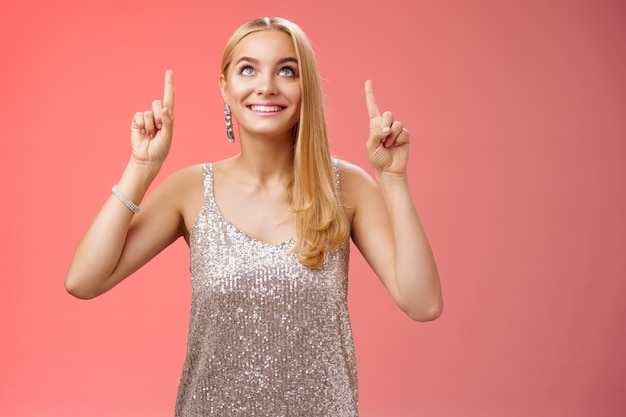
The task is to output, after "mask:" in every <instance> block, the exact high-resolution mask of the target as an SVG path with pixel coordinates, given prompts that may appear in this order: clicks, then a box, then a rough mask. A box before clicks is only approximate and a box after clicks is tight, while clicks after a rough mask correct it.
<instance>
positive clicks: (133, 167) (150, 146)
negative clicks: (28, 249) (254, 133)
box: [65, 71, 183, 299]
mask: <svg viewBox="0 0 626 417" xmlns="http://www.w3.org/2000/svg"><path fill="white" fill-rule="evenodd" d="M173 110H174V75H173V73H172V72H171V71H167V72H166V74H165V89H164V95H163V101H161V100H155V101H154V102H153V103H152V109H151V110H147V111H144V112H140V113H136V114H135V116H134V117H133V121H132V124H131V145H132V155H131V158H130V160H129V162H128V165H127V167H126V169H125V170H124V173H123V174H122V176H121V178H120V179H119V182H118V184H117V185H118V188H119V190H120V191H121V192H122V193H123V194H124V195H126V196H127V197H128V198H129V199H130V200H131V201H133V202H135V203H136V204H138V203H139V202H140V201H141V200H142V199H143V197H144V195H145V193H146V191H147V190H148V187H149V186H150V184H151V183H152V181H153V180H154V178H155V177H156V175H157V174H158V172H159V170H160V168H161V166H162V165H163V162H164V161H165V158H166V157H167V154H168V153H169V149H170V145H171V140H172V134H173V128H174V120H173ZM175 182H176V176H174V178H172V179H171V180H167V181H165V182H164V184H162V185H160V186H159V187H157V188H158V191H157V190H155V192H154V193H153V194H155V195H154V197H153V196H152V195H151V197H150V198H149V199H148V200H149V201H146V204H145V205H144V206H142V208H141V210H140V211H139V213H137V214H134V213H133V211H131V210H130V209H129V208H128V207H127V206H126V205H125V204H124V203H123V202H122V201H121V200H120V199H118V198H117V197H116V196H115V195H113V194H111V196H109V198H108V199H107V201H106V202H105V203H104V205H103V206H102V208H101V209H100V211H99V212H98V214H97V215H96V217H95V219H94V220H93V222H92V223H91V225H90V226H89V228H88V229H87V232H86V233H85V235H84V236H83V238H82V239H81V241H80V243H79V245H78V247H77V248H76V252H75V253H74V257H73V258H72V262H71V264H70V267H69V269H68V271H67V274H66V276H65V288H66V289H67V291H68V292H69V293H70V294H72V295H74V296H75V297H78V298H85V299H87V298H93V297H96V296H98V295H100V294H102V293H104V292H106V291H108V290H109V289H111V288H112V287H114V286H115V285H116V284H118V283H119V282H121V281H122V280H123V279H124V278H126V277H127V276H129V275H130V274H131V273H133V272H134V271H136V270H137V269H139V268H140V267H141V266H142V265H144V264H145V263H146V262H148V260H150V259H151V258H152V257H153V256H154V255H156V254H157V253H158V252H160V251H161V250H162V249H163V248H165V247H166V246H167V245H169V244H170V243H172V242H173V241H174V240H176V239H177V238H178V237H179V236H181V234H182V230H183V228H182V226H181V225H182V222H181V215H180V207H179V206H180V201H177V200H176V199H171V198H164V197H163V196H164V195H167V194H170V193H169V192H168V191H173V189H175V187H176V185H175V184H173V183H175ZM170 195H171V194H170Z"/></svg>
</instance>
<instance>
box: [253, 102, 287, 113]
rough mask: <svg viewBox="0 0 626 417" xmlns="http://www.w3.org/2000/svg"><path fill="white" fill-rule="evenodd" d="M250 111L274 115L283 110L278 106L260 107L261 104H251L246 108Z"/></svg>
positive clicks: (282, 107)
mask: <svg viewBox="0 0 626 417" xmlns="http://www.w3.org/2000/svg"><path fill="white" fill-rule="evenodd" d="M248 108H249V109H250V110H252V111H253V112H256V113H276V112H279V111H281V110H283V109H284V108H285V107H284V106H278V105H275V104H272V105H262V104H252V105H250V106H248Z"/></svg>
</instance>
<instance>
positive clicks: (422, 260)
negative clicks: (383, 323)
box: [342, 81, 443, 321]
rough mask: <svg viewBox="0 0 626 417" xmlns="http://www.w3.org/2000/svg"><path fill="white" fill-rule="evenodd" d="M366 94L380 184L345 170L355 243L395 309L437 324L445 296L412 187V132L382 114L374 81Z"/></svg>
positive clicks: (357, 171)
mask: <svg viewBox="0 0 626 417" xmlns="http://www.w3.org/2000/svg"><path fill="white" fill-rule="evenodd" d="M365 95H366V104H367V109H368V114H369V118H370V137H369V139H368V141H367V151H368V154H369V158H370V162H371V165H372V168H373V170H374V175H375V178H376V181H374V180H372V178H371V177H370V176H369V175H367V174H366V173H365V172H364V171H362V170H360V169H358V168H356V167H354V166H352V167H346V170H345V174H346V175H345V177H346V180H347V181H346V182H345V184H346V186H347V188H348V189H347V190H345V191H347V197H348V201H349V204H350V205H351V206H352V208H353V210H354V214H353V219H352V238H353V240H354V242H355V244H356V245H357V247H358V248H359V250H360V251H361V253H362V254H363V256H364V257H365V259H366V260H367V262H368V263H369V264H370V266H371V267H372V269H373V270H374V272H375V273H376V274H377V275H378V277H379V278H380V279H381V281H382V282H383V284H384V285H385V287H386V288H387V290H388V291H389V293H390V294H391V296H392V298H393V300H394V301H395V302H396V304H397V305H398V306H399V307H400V308H401V309H402V310H403V311H404V312H405V313H406V314H407V315H408V316H409V317H411V318H412V319H413V320H418V321H429V320H434V319H436V318H437V317H439V316H440V315H441V312H442V310H443V297H442V293H441V283H440V281H439V272H438V270H437V265H436V263H435V259H434V256H433V253H432V250H431V248H430V244H429V243H428V238H427V236H426V233H425V231H424V228H423V226H422V223H421V221H420V218H419V216H418V214H417V210H416V208H415V204H414V202H413V197H412V195H411V190H410V188H409V184H408V178H407V171H406V168H407V161H408V155H409V132H408V131H407V130H406V129H405V128H404V127H403V126H402V124H401V123H400V122H398V121H397V120H394V117H393V114H392V113H390V112H384V113H382V114H381V113H380V111H379V109H378V105H377V103H376V98H375V96H374V90H373V87H372V83H371V81H367V82H366V84H365ZM342 183H344V181H342ZM342 188H343V186H342Z"/></svg>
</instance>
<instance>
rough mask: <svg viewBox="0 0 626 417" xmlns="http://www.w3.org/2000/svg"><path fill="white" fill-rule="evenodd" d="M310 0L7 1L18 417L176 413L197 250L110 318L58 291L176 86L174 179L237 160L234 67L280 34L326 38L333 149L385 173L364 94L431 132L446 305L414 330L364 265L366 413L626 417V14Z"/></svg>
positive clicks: (8, 259) (433, 209) (137, 289)
mask: <svg viewBox="0 0 626 417" xmlns="http://www.w3.org/2000/svg"><path fill="white" fill-rule="evenodd" d="M296 3H297V2H284V1H278V0H266V1H264V2H258V1H245V0H239V1H221V2H211V1H200V0H197V1H189V0H180V1H161V0H152V1H121V0H120V1H112V0H109V1H78V0H76V1H72V0H57V1H43V0H31V1H23V2H15V1H12V2H10V1H6V0H5V1H4V2H3V4H2V7H1V12H0V48H1V49H0V52H1V55H0V56H1V61H2V67H1V71H2V76H1V77H0V106H1V107H0V123H1V129H0V137H1V141H2V150H1V151H0V167H1V169H2V175H1V176H0V190H1V192H2V207H3V208H2V213H3V214H2V216H1V219H0V222H2V223H1V229H0V230H2V232H3V236H4V237H5V238H6V239H4V246H3V251H2V265H3V272H2V279H1V280H0V309H1V310H0V329H1V334H2V336H1V337H2V338H1V340H0V415H2V416H11V417H13V416H64V417H71V416H81V417H83V416H90V417H98V416H112V415H114V416H171V415H172V414H173V404H174V400H175V393H176V388H177V384H178V378H179V374H180V370H181V366H182V361H183V356H184V351H185V343H186V330H187V314H188V302H189V283H188V281H189V278H188V265H187V262H188V260H187V253H186V246H185V244H184V243H183V242H182V241H181V242H177V243H176V244H175V245H174V246H173V247H171V248H170V249H168V250H167V251H166V252H165V253H163V254H162V255H161V256H160V257H159V258H157V259H156V260H154V261H153V262H152V263H151V264H149V265H147V266H146V267H145V268H143V269H142V270H140V271H139V272H138V273H136V274H135V276H134V277H133V278H131V279H129V280H128V281H126V282H124V283H123V284H122V285H120V286H119V287H118V288H116V289H115V290H113V291H112V292H110V293H108V294H106V295H104V296H102V297H101V298H99V299H96V300H93V301H88V302H85V301H79V300H75V299H73V298H71V297H70V296H69V295H67V294H66V293H65V291H64V289H63V277H64V273H65V269H66V267H67V265H68V263H69V260H70V257H71V255H72V252H73V250H74V247H75V245H76V244H77V243H78V240H79V238H80V236H81V234H82V233H83V231H84V230H85V228H86V227H87V225H88V222H89V221H90V219H91V218H92V217H93V215H94V214H95V212H96V211H97V209H98V207H99V206H100V204H101V203H102V202H103V201H104V199H105V198H107V196H108V195H109V193H110V189H111V186H112V184H114V183H115V182H116V181H117V179H118V178H119V175H120V174H121V171H122V169H123V167H124V166H125V164H126V161H127V158H128V156H129V142H128V140H129V139H128V126H129V123H130V120H131V117H132V115H133V113H134V112H135V111H137V110H143V109H144V108H146V106H148V105H149V104H150V102H151V100H152V99H154V98H159V96H160V94H161V92H162V79H163V72H164V70H165V69H168V68H171V69H173V70H174V71H175V72H176V83H177V84H176V88H177V91H176V93H177V97H176V99H177V104H176V106H177V108H176V110H177V113H176V117H177V126H176V134H175V138H174V141H175V143H174V145H173V149H172V152H171V156H170V159H169V160H168V162H167V163H166V166H165V168H164V172H163V175H166V174H167V173H170V172H172V171H174V170H175V169H178V168H180V167H182V166H185V165H188V164H191V163H197V162H204V161H212V160H217V159H220V158H223V157H226V156H228V155H231V154H232V153H233V152H236V151H237V149H238V147H237V145H229V144H228V143H227V141H226V137H225V134H224V126H223V114H222V103H221V100H220V94H219V91H218V88H217V76H218V71H219V60H220V56H221V51H222V48H223V45H224V44H225V42H226V40H227V38H228V36H229V35H230V33H231V32H232V30H234V28H235V27H236V26H238V25H239V24H240V23H243V22H244V21H247V20H249V19H251V18H254V17H257V16H261V15H280V16H285V17H288V18H291V19H293V20H295V21H296V22H298V23H300V24H301V26H302V27H303V28H304V29H305V31H307V33H308V34H309V36H310V38H311V39H312V41H313V43H314V44H315V46H316V49H317V51H318V58H319V63H320V67H321V70H322V73H323V76H324V83H325V84H324V87H325V91H326V94H327V110H328V120H329V126H330V131H331V135H332V147H333V150H334V152H335V154H336V155H338V156H339V157H342V158H345V159H349V160H351V161H353V162H355V163H357V164H360V165H362V166H367V162H366V154H365V149H364V141H365V139H366V137H367V123H368V120H367V113H366V110H365V105H364V98H363V93H362V89H363V81H364V80H365V79H366V78H372V79H374V81H375V84H376V88H377V94H378V98H379V102H380V104H381V106H382V107H384V108H388V109H391V110H393V111H394V112H395V113H396V114H397V117H398V118H399V119H400V120H402V121H403V122H404V124H405V125H406V126H407V127H408V128H409V129H410V130H411V132H412V135H413V136H412V139H413V140H412V141H413V145H412V159H411V161H410V173H411V177H412V187H413V190H414V194H415V197H416V200H417V202H418V207H419V210H420V212H421V215H422V218H423V221H424V223H425V225H426V227H427V229H428V232H429V235H430V238H431V242H432V245H433V247H434V250H435V252H436V256H437V259H438V263H439V266H440V270H441V275H442V280H443V285H444V291H445V299H446V310H445V312H444V315H443V316H442V318H440V319H439V320H437V321H435V322H433V323H428V324H419V323H414V322H411V321H410V320H409V319H408V318H405V317H404V316H403V315H402V314H401V313H400V312H399V311H398V309H397V308H396V307H394V306H393V305H392V303H391V301H390V299H389V297H388V295H387V294H386V293H385V292H384V290H383V287H382V285H380V283H379V282H378V281H377V279H376V278H375V277H374V276H373V274H372V273H371V272H370V271H369V269H368V268H367V267H366V265H365V264H364V262H363V261H362V259H361V258H360V256H359V255H358V253H356V252H354V255H353V260H352V274H351V284H350V285H351V287H350V303H351V304H350V305H351V311H352V319H353V324H354V333H355V340H356V347H357V355H358V362H359V374H360V385H361V413H362V416H363V417H373V416H417V415H424V416H432V417H439V416H440V417H448V416H450V417H452V416H454V417H456V416H464V417H474V416H476V417H479V416H480V417H484V416H507V417H510V416H529V415H532V416H539V417H541V416H569V417H577V416H594V417H598V416H618V415H624V414H625V413H626V397H625V396H624V395H623V390H624V387H625V386H626V359H625V355H624V351H625V347H626V346H625V344H626V326H625V325H624V318H625V313H626V307H625V304H626V303H624V300H623V299H624V295H625V294H626V279H625V278H626V273H625V271H626V256H625V252H626V251H625V249H626V238H625V236H626V216H625V213H626V184H625V183H626V181H625V180H626V122H625V120H626V81H625V80H626V77H625V74H626V46H625V45H626V42H625V40H626V25H625V24H624V21H625V18H626V3H624V2H623V1H592V0H589V1H564V0H554V1H549V2H548V1H539V0H536V1H533V0H528V1H523V0H519V1H516V0H512V1H500V0H482V1H469V0H467V1H466V0H458V1H451V0H445V1H437V2H435V1H412V0H406V1H399V0H397V1H394V0H391V1H387V2H375V1H366V0H362V1H358V2H356V1H355V2H353V3H352V4H349V3H347V2H338V1H329V0H316V1H314V2H313V1H311V2H302V4H298V5H297V6H296V5H295V4H296Z"/></svg>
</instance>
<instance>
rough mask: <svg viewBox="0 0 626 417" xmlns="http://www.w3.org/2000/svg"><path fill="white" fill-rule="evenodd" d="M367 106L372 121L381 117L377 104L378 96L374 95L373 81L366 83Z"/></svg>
mask: <svg viewBox="0 0 626 417" xmlns="http://www.w3.org/2000/svg"><path fill="white" fill-rule="evenodd" d="M365 104H366V105H367V114H368V115H369V117H370V119H374V118H376V117H380V110H378V103H377V102H376V96H375V95H374V84H373V83H372V80H367V81H365Z"/></svg>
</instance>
